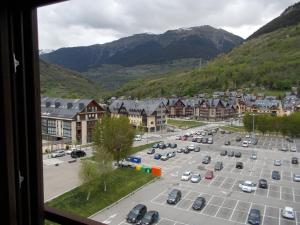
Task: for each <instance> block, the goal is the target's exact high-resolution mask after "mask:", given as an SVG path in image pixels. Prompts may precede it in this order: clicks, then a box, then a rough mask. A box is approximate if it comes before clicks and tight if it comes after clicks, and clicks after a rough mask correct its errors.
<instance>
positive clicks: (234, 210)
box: [229, 200, 239, 221]
mask: <svg viewBox="0 0 300 225" xmlns="http://www.w3.org/2000/svg"><path fill="white" fill-rule="evenodd" d="M238 203H239V200H237V202H236V204H235V206H234V208H233V210H232V213H231V215H230V217H229V220H230V221H232V220H231V219H232V216H233V213H234V211H235V210H236V207H237V205H238Z"/></svg>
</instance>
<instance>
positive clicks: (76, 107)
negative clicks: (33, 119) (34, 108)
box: [41, 97, 93, 119]
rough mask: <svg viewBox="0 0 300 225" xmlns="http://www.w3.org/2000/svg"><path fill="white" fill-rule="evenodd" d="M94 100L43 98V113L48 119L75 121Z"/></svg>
mask: <svg viewBox="0 0 300 225" xmlns="http://www.w3.org/2000/svg"><path fill="white" fill-rule="evenodd" d="M91 101H93V99H62V98H49V97H42V98H41V113H42V116H46V117H58V118H66V119H73V118H74V117H75V116H76V114H77V113H79V112H81V111H82V110H83V109H84V108H85V107H86V106H87V105H88V104H89V103H90V102H91Z"/></svg>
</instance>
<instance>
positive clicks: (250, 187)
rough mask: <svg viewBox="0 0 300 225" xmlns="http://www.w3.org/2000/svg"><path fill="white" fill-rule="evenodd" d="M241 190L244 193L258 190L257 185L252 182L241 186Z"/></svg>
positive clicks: (246, 182) (247, 181)
mask: <svg viewBox="0 0 300 225" xmlns="http://www.w3.org/2000/svg"><path fill="white" fill-rule="evenodd" d="M239 188H240V189H242V191H244V192H248V193H251V192H252V191H255V190H256V189H257V187H256V184H255V183H254V182H252V181H249V180H246V181H244V182H242V183H240V184H239Z"/></svg>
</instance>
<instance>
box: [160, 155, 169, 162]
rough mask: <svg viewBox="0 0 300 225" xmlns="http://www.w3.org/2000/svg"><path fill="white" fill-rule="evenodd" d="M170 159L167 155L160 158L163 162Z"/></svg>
mask: <svg viewBox="0 0 300 225" xmlns="http://www.w3.org/2000/svg"><path fill="white" fill-rule="evenodd" d="M168 159H169V157H168V155H167V154H163V155H162V156H161V157H160V160H162V161H167V160H168Z"/></svg>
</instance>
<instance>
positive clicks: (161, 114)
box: [109, 99, 167, 132]
mask: <svg viewBox="0 0 300 225" xmlns="http://www.w3.org/2000/svg"><path fill="white" fill-rule="evenodd" d="M109 112H110V114H111V116H117V117H119V116H127V117H128V118H129V121H130V123H131V124H132V125H133V126H134V127H143V128H144V129H145V131H148V132H153V131H158V130H161V129H163V128H164V126H165V124H166V116H167V107H166V106H165V104H164V102H163V101H162V100H160V99H150V100H141V101H137V100H115V101H113V102H112V103H111V104H110V105H109Z"/></svg>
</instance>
